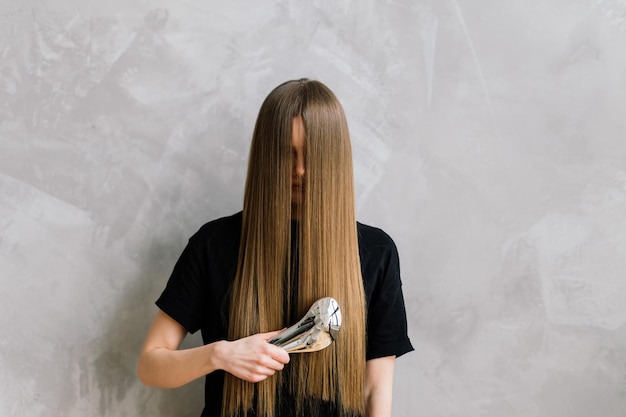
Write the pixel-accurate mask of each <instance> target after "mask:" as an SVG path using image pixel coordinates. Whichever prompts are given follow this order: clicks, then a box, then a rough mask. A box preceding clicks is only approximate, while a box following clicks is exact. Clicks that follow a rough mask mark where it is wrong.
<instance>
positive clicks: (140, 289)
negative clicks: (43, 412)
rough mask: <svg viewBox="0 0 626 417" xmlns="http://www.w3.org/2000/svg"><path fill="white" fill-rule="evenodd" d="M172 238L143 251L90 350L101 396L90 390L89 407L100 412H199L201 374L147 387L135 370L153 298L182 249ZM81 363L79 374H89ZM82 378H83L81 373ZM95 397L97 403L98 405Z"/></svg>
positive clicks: (191, 416)
mask: <svg viewBox="0 0 626 417" xmlns="http://www.w3.org/2000/svg"><path fill="white" fill-rule="evenodd" d="M174 246H175V244H174V243H173V242H165V243H162V244H159V243H154V244H151V245H150V246H149V247H148V249H147V251H146V253H145V254H143V255H142V259H143V262H141V263H140V264H139V270H140V274H139V276H137V277H135V278H134V279H129V282H130V284H129V285H128V286H126V287H125V289H124V291H120V293H119V294H120V295H119V300H118V303H117V304H116V308H115V310H114V312H113V313H112V316H111V318H110V321H109V324H108V325H107V326H106V328H104V329H103V331H102V334H101V339H98V340H95V341H94V343H93V350H90V352H91V358H92V359H91V364H90V367H91V368H92V369H91V372H93V373H94V374H95V376H94V378H93V379H95V381H94V382H95V385H96V386H95V387H93V388H95V389H96V391H97V392H98V393H99V398H97V396H95V395H91V398H90V401H93V402H94V403H93V404H92V405H91V407H90V408H91V409H92V410H94V411H95V410H97V412H98V415H100V416H108V415H111V416H119V415H121V414H120V412H122V411H125V412H129V413H130V410H132V409H135V410H136V411H135V413H136V414H135V415H138V416H155V417H161V416H162V417H166V416H167V417H171V416H181V417H197V416H198V415H200V413H201V411H202V407H203V387H204V379H203V378H201V379H199V380H197V381H194V382H192V383H190V384H188V385H186V386H184V387H181V388H177V389H159V388H151V387H145V386H143V384H142V383H141V382H140V381H139V379H138V378H137V376H136V365H137V359H138V356H139V351H140V349H141V346H142V344H143V340H144V338H145V335H146V333H147V331H148V328H149V326H150V324H151V322H152V318H153V316H154V314H155V313H156V307H155V306H154V301H155V300H156V298H157V297H158V294H160V291H162V289H163V288H164V285H165V282H166V280H167V276H168V272H166V273H164V271H170V270H171V269H172V267H173V262H172V256H173V255H174V256H176V254H177V253H178V252H179V251H180V250H179V248H174ZM200 343H201V340H199V334H196V335H193V336H191V337H190V336H188V337H187V338H186V339H185V342H184V343H183V346H182V348H185V347H190V346H192V345H198V344H200ZM86 368H87V366H86V364H85V363H82V364H81V375H89V374H90V371H89V370H88V369H86ZM81 379H83V378H81ZM82 391H83V381H81V392H82ZM96 402H97V406H96Z"/></svg>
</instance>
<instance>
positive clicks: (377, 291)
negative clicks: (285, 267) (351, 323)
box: [156, 212, 413, 417]
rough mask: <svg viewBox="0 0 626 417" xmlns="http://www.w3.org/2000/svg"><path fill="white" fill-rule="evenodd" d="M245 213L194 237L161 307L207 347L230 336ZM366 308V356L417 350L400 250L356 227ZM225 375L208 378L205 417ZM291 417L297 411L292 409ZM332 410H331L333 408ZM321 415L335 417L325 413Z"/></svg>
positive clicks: (212, 413) (215, 408) (216, 404)
mask: <svg viewBox="0 0 626 417" xmlns="http://www.w3.org/2000/svg"><path fill="white" fill-rule="evenodd" d="M241 221H242V216H241V212H239V213H237V214H234V215H232V216H229V217H222V218H220V219H217V220H213V221H211V222H209V223H207V224H205V225H204V226H202V227H201V228H200V230H199V231H198V232H196V234H194V235H193V236H192V237H191V238H190V239H189V243H188V244H187V247H186V248H185V249H184V251H183V253H182V254H181V256H180V258H179V259H178V261H177V262H176V265H175V267H174V270H173V272H172V275H171V276H170V279H169V281H168V283H167V286H166V288H165V290H164V291H163V293H162V294H161V296H160V297H159V299H158V300H157V302H156V304H157V306H158V307H159V308H160V309H161V310H163V311H164V312H165V313H166V314H167V315H169V316H170V317H172V318H173V319H174V320H176V321H177V322H178V323H180V324H181V325H182V326H183V327H184V328H185V329H187V331H188V332H189V333H195V332H196V331H198V330H201V331H202V340H203V342H204V343H205V344H208V343H212V342H215V341H218V340H224V339H226V338H227V335H228V309H229V303H230V290H231V284H232V282H233V279H234V277H235V272H236V271H235V270H236V267H237V256H238V250H239V240H240V235H241ZM357 233H358V241H359V256H360V259H361V274H362V277H363V285H364V289H365V298H366V306H367V307H366V308H367V344H366V346H367V350H366V358H367V359H368V360H369V359H374V358H380V357H385V356H394V355H395V356H396V357H398V356H401V355H403V354H405V353H407V352H410V351H412V350H413V347H412V346H411V342H410V340H409V337H408V334H407V323H406V311H405V307H404V298H403V295H402V283H401V281H400V265H399V260H398V252H397V249H396V246H395V244H394V242H393V240H392V239H391V238H390V237H389V236H388V235H387V234H386V233H385V232H383V231H382V230H381V229H377V228H375V227H371V226H366V225H364V224H361V223H357ZM223 382H224V372H223V371H216V372H213V373H211V374H208V375H207V376H206V382H205V408H204V411H203V413H202V417H218V416H220V413H221V406H222V405H221V404H222V387H223ZM287 409H288V410H289V412H288V413H285V414H283V413H282V412H281V413H280V414H279V415H281V416H283V415H284V416H288V415H290V413H291V410H293V407H289V406H287ZM329 410H330V407H329ZM316 411H321V412H320V413H319V415H320V416H326V415H328V416H332V415H333V414H332V413H331V412H330V411H329V412H328V413H326V412H323V411H322V410H316Z"/></svg>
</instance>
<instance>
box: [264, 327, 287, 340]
mask: <svg viewBox="0 0 626 417" xmlns="http://www.w3.org/2000/svg"><path fill="white" fill-rule="evenodd" d="M283 330H285V329H280V330H274V331H272V332H267V333H259V336H261V337H263V339H265V341H266V342H267V341H268V340H270V339H271V338H272V337H274V336H276V335H277V334H278V333H280V332H282V331H283Z"/></svg>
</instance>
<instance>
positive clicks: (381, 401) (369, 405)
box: [365, 389, 391, 417]
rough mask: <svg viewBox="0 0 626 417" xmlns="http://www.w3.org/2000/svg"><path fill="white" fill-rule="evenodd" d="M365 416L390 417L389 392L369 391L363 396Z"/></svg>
mask: <svg viewBox="0 0 626 417" xmlns="http://www.w3.org/2000/svg"><path fill="white" fill-rule="evenodd" d="M365 417H391V392H390V391H389V390H387V389H383V390H376V391H370V392H369V393H367V394H366V397H365Z"/></svg>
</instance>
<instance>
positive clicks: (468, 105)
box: [0, 0, 626, 417]
mask: <svg viewBox="0 0 626 417" xmlns="http://www.w3.org/2000/svg"><path fill="white" fill-rule="evenodd" d="M302 76H308V77H311V78H317V79H320V80H322V81H324V82H325V83H326V84H328V85H329V86H330V87H331V88H332V89H333V90H335V92H336V93H337V95H338V96H339V97H340V99H341V100H342V102H343V103H344V106H345V108H346V111H347V114H348V117H349V123H350V127H351V131H352V134H353V141H354V149H355V163H356V175H357V178H356V181H357V190H358V196H357V197H358V207H359V218H360V219H361V220H362V221H364V222H369V223H373V224H376V225H379V226H381V227H383V228H384V229H386V230H387V231H388V232H389V233H390V234H391V235H392V236H393V237H394V238H395V240H396V242H397V244H398V246H399V249H400V254H401V259H402V267H403V277H404V288H405V296H406V301H407V304H408V314H409V324H410V334H411V337H412V340H413V342H414V345H415V348H416V352H414V353H412V354H410V355H407V356H406V357H404V358H402V359H401V360H399V361H398V367H397V372H396V384H395V398H394V400H395V402H394V415H395V416H417V415H419V416H443V417H448V416H464V417H501V416H520V417H521V416H524V417H527V416H537V417H588V416H600V417H623V416H624V415H626V331H625V329H626V326H624V323H625V321H626V301H625V300H626V280H625V269H626V221H625V219H624V214H625V213H626V138H625V137H624V131H626V117H625V109H626V2H625V1H623V0H606V1H603V0H595V1H592V0H567V1H565V0H550V1H543V2H530V1H506V2H503V1H497V0H474V1H470V0H450V1H448V0H443V1H442V0H437V1H436V0H413V1H409V0H406V1H399V0H397V1H392V0H389V1H374V0H368V1H347V0H346V1H312V2H302V1H296V0H293V1H285V2H280V1H273V2H272V1H263V2H261V1H254V0H246V1H237V2H221V1H206V0H204V1H202V0H186V1H177V2H174V1H170V2H166V1H160V0H151V1H149V0H124V1H122V0H109V1H106V2H105V1H94V0H88V1H75V0H49V1H23V0H13V1H11V0H8V1H7V0H4V1H2V2H1V6H0V265H1V268H0V283H1V285H2V291H1V292H0V309H1V310H0V311H1V314H0V330H1V331H0V367H1V371H0V415H2V416H28V417H32V416H46V417H50V416H63V417H85V416H183V417H187V416H190V417H191V416H197V415H198V414H199V411H200V409H201V406H202V398H201V391H202V381H197V383H192V384H190V385H188V386H186V387H184V388H181V389H179V390H175V391H163V390H156V389H147V388H144V387H142V386H141V384H140V383H139V382H138V381H137V379H136V377H135V373H134V368H135V363H136V359H137V354H138V350H139V348H140V345H141V343H142V340H143V337H144V335H145V332H146V330H147V327H148V326H149V324H150V320H151V317H152V316H153V314H154V313H155V307H154V305H153V302H154V300H155V299H156V297H157V296H158V295H159V294H160V292H161V290H162V288H163V286H164V285H165V282H166V280H167V277H168V275H169V272H170V271H171V268H172V266H173V264H174V262H175V260H176V258H177V256H178V255H179V253H180V251H181V250H182V248H183V246H184V244H185V242H186V240H187V238H188V237H189V236H190V234H192V233H193V232H194V231H195V230H196V229H197V228H198V227H199V226H200V225H201V224H202V223H204V222H205V221H207V220H209V219H212V218H215V217H217V216H220V215H225V214H229V213H231V212H233V211H236V210H238V209H239V208H240V206H241V195H242V189H243V180H244V175H245V169H246V165H245V164H246V159H247V151H248V143H249V138H250V136H251V132H252V127H253V124H254V120H255V117H256V112H257V110H258V108H259V106H260V104H261V100H262V99H263V98H264V97H265V95H266V94H267V93H268V92H269V90H270V89H271V88H273V87H274V86H275V85H277V84H278V83H280V82H282V81H284V80H286V79H291V78H299V77H302ZM185 343H186V345H187V346H190V345H194V344H197V343H199V338H198V337H197V336H194V337H192V338H190V339H188V340H187V341H186V342H185Z"/></svg>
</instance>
